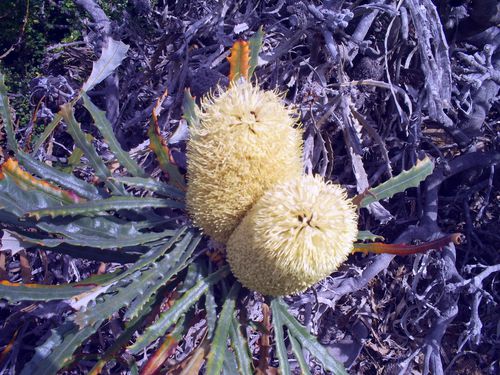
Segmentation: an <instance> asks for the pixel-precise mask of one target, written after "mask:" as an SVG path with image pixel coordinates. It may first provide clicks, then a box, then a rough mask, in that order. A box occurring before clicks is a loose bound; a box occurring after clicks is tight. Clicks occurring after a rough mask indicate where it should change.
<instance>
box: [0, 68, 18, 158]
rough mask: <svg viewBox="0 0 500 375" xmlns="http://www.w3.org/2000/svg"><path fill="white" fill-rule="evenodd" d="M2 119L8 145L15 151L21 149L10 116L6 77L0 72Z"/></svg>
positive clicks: (0, 110)
mask: <svg viewBox="0 0 500 375" xmlns="http://www.w3.org/2000/svg"><path fill="white" fill-rule="evenodd" d="M0 117H1V118H2V119H3V126H4V128H5V133H6V134H7V145H8V146H9V148H10V149H11V150H13V151H17V149H18V148H19V146H18V144H17V140H16V133H15V131H14V124H13V123H12V117H11V114H10V106H9V97H8V96H7V87H6V86H5V76H4V75H3V74H2V73H1V72H0Z"/></svg>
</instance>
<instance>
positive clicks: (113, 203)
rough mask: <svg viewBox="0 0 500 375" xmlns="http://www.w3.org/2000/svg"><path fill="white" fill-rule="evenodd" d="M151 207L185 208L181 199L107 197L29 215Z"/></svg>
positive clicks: (68, 214) (55, 215)
mask: <svg viewBox="0 0 500 375" xmlns="http://www.w3.org/2000/svg"><path fill="white" fill-rule="evenodd" d="M151 207H169V208H184V204H183V203H181V202H179V201H174V200H171V199H164V198H148V197H111V198H107V199H100V200H98V201H88V202H82V203H76V204H68V205H64V206H62V207H60V208H59V207H54V208H45V209H42V210H34V211H30V212H29V213H28V215H29V216H32V217H35V218H37V220H39V219H40V218H41V217H44V216H50V217H52V218H54V217H59V216H77V215H93V214H99V213H104V212H106V211H119V210H137V209H141V208H151Z"/></svg>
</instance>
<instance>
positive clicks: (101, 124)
mask: <svg viewBox="0 0 500 375" xmlns="http://www.w3.org/2000/svg"><path fill="white" fill-rule="evenodd" d="M83 106H84V107H85V108H87V110H88V111H89V112H90V114H91V115H92V118H93V119H94V125H95V126H96V127H97V129H99V132H100V133H101V134H102V136H103V138H104V140H105V141H106V143H107V144H108V145H109V149H110V150H111V152H112V153H113V154H114V155H115V156H116V158H117V159H118V161H119V162H120V164H121V165H122V166H124V167H125V168H126V169H127V171H128V172H129V173H130V174H131V175H133V176H139V177H145V176H146V173H145V172H144V171H143V170H142V168H141V167H139V165H138V164H137V163H136V161H135V160H134V159H132V158H131V157H130V155H129V154H128V153H127V152H125V151H124V150H123V149H122V147H121V146H120V143H119V142H118V139H116V137H115V134H114V133H113V127H112V126H111V123H110V122H109V120H108V119H107V118H106V112H104V111H101V110H100V109H99V108H97V106H96V105H95V104H94V103H92V101H91V100H90V98H89V97H88V96H87V94H83Z"/></svg>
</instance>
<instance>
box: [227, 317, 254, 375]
mask: <svg viewBox="0 0 500 375" xmlns="http://www.w3.org/2000/svg"><path fill="white" fill-rule="evenodd" d="M229 334H230V335H231V345H232V347H233V349H234V352H235V353H236V360H237V361H238V370H239V373H240V374H242V375H252V374H253V371H252V357H251V355H250V352H249V347H248V343H247V340H246V339H245V337H244V336H243V334H242V333H241V326H240V322H239V321H238V318H237V317H236V316H234V315H233V318H232V322H231V327H230V331H229Z"/></svg>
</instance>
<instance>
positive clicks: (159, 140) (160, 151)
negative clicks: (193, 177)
mask: <svg viewBox="0 0 500 375" xmlns="http://www.w3.org/2000/svg"><path fill="white" fill-rule="evenodd" d="M166 96H167V91H165V93H164V94H163V95H162V97H161V98H159V99H158V101H157V102H156V105H155V107H154V108H153V114H152V117H151V121H150V123H149V129H148V137H149V147H150V148H151V150H152V151H153V152H154V153H155V155H156V157H157V158H158V163H159V164H160V168H161V169H162V171H163V172H165V173H166V174H167V175H168V178H169V181H170V182H171V183H172V184H173V185H175V186H176V187H180V188H183V187H184V185H185V183H184V177H183V176H182V174H181V173H180V172H179V169H178V168H177V166H176V165H175V164H174V163H173V162H172V161H171V158H170V150H169V148H168V145H167V142H165V140H164V139H163V137H162V135H161V132H160V126H159V124H158V116H159V112H160V108H161V105H162V103H163V101H164V100H165V98H166Z"/></svg>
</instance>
